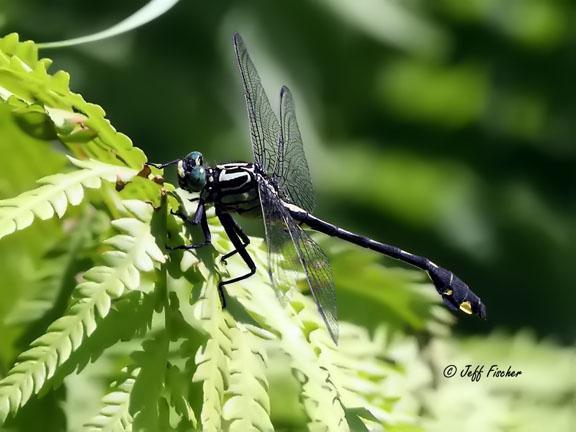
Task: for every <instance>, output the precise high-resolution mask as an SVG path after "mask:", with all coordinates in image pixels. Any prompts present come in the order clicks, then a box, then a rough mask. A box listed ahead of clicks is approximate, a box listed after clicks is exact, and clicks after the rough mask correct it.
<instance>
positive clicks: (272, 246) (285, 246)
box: [259, 180, 338, 342]
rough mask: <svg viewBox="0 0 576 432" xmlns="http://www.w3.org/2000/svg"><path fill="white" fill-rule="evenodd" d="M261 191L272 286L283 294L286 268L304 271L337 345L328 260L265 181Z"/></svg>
mask: <svg viewBox="0 0 576 432" xmlns="http://www.w3.org/2000/svg"><path fill="white" fill-rule="evenodd" d="M259 188H260V200H261V204H262V214H263V216H264V226H265V229H266V242H267V244H268V262H269V270H268V271H269V273H270V279H271V280H272V284H273V285H274V287H275V288H276V289H277V290H281V287H280V286H279V285H281V281H283V280H286V277H287V275H286V271H285V268H288V269H294V270H298V269H303V270H304V274H305V275H306V279H307V282H308V286H309V287H310V291H311V292H312V296H313V297H314V301H315V302H316V306H317V307H318V311H319V312H320V315H321V316H322V318H323V319H324V322H325V323H326V326H327V328H328V332H329V333H330V336H331V337H332V339H333V340H334V342H337V341H338V319H337V309H336V295H335V292H334V282H333V278H332V269H331V268H330V263H329V262H328V258H327V257H326V255H325V254H324V252H323V251H322V248H320V246H318V244H317V243H316V242H315V241H314V240H312V238H311V237H310V236H309V235H308V233H306V231H304V230H303V229H302V228H300V226H299V225H298V224H297V223H296V222H295V221H294V219H292V216H291V215H290V213H289V212H288V210H287V209H286V208H285V207H284V206H283V205H282V202H281V201H280V200H279V199H278V196H277V195H276V193H275V192H273V190H272V189H271V186H270V185H269V184H268V183H267V182H266V180H263V181H262V182H259ZM282 259H284V260H285V263H283V262H282ZM283 264H284V266H283ZM288 280H289V279H288Z"/></svg>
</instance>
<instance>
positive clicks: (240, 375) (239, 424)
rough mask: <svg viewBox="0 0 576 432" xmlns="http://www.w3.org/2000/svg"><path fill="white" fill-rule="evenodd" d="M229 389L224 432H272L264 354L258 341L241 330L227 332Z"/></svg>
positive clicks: (225, 405)
mask: <svg viewBox="0 0 576 432" xmlns="http://www.w3.org/2000/svg"><path fill="white" fill-rule="evenodd" d="M230 335H231V337H232V347H231V352H230V356H231V359H230V385H229V387H228V389H227V391H226V399H227V400H226V402H225V403H224V409H223V417H224V419H225V420H226V421H227V422H228V425H227V430H229V431H231V432H243V431H248V430H250V431H261V432H268V431H273V430H274V427H273V426H272V422H271V421H270V400H269V398H268V381H267V379H266V352H265V350H264V349H263V346H262V343H261V340H260V338H258V337H257V336H255V335H253V334H251V333H250V332H249V331H248V330H246V329H243V328H233V329H231V331H230Z"/></svg>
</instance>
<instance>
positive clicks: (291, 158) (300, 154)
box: [274, 86, 315, 212]
mask: <svg viewBox="0 0 576 432" xmlns="http://www.w3.org/2000/svg"><path fill="white" fill-rule="evenodd" d="M279 147H280V148H279V151H278V153H279V156H280V158H279V160H278V163H277V165H276V172H275V173H274V174H275V178H277V179H278V186H279V188H280V189H281V190H282V191H284V192H285V193H286V194H287V195H288V197H289V199H290V201H292V202H293V203H294V204H296V205H297V206H299V207H301V208H303V209H304V210H306V211H307V212H312V210H314V206H315V199H314V189H313V188H312V180H311V179H310V170H309V169H308V161H307V160H306V154H305V153H304V145H303V144H302V136H301V135H300V129H299V128H298V122H297V120H296V109H295V106H294V99H293V98H292V93H291V92H290V90H289V89H288V87H286V86H283V87H282V90H281V91H280V143H279Z"/></svg>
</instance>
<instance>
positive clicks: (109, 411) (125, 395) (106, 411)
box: [84, 367, 140, 432]
mask: <svg viewBox="0 0 576 432" xmlns="http://www.w3.org/2000/svg"><path fill="white" fill-rule="evenodd" d="M139 372H140V370H139V369H138V368H135V367H131V368H125V369H124V370H123V374H122V377H121V378H120V379H118V380H117V381H116V382H114V383H112V385H111V391H110V392H109V393H108V394H106V396H104V398H103V399H102V404H103V407H102V409H101V410H100V412H99V413H98V415H97V416H95V417H94V418H93V419H91V420H90V421H88V422H87V423H86V424H85V425H84V430H85V431H86V432H124V431H131V430H132V421H133V419H132V416H131V415H130V410H129V408H130V397H131V394H132V389H133V388H134V383H135V382H136V378H137V377H138V373H139Z"/></svg>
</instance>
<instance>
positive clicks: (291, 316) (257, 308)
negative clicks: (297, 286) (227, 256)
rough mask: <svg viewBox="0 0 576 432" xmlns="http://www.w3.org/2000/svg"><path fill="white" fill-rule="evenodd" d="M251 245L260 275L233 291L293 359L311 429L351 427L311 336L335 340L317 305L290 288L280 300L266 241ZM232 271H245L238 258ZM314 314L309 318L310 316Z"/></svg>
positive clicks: (329, 429)
mask: <svg viewBox="0 0 576 432" xmlns="http://www.w3.org/2000/svg"><path fill="white" fill-rule="evenodd" d="M255 243H256V244H258V246H259V247H258V246H257V245H256V244H255V245H253V246H251V247H250V249H251V251H250V252H251V255H252V256H253V257H254V259H255V261H256V265H257V267H258V269H259V271H258V273H257V274H258V277H255V278H254V279H252V280H250V281H249V282H240V283H238V284H232V285H230V286H229V290H230V293H231V294H233V295H234V296H235V297H236V298H237V299H238V300H239V301H240V302H241V303H242V305H243V306H244V307H245V308H246V309H247V310H248V311H249V312H250V314H251V316H252V317H253V318H254V319H255V320H256V321H257V322H258V324H260V326H261V327H262V328H264V329H266V330H268V331H270V332H271V333H273V334H276V335H278V339H279V340H278V343H279V345H280V347H281V348H282V350H283V351H284V352H286V353H287V354H288V355H289V356H290V359H291V364H292V370H293V373H294V375H295V377H296V378H297V379H298V382H299V383H300V386H301V388H302V392H301V402H302V405H303V407H304V410H305V412H306V414H307V416H308V418H309V421H310V422H309V425H308V426H309V428H310V429H311V430H327V431H348V430H350V427H349V425H348V422H347V420H346V412H345V407H344V405H343V403H342V400H341V397H340V394H339V391H338V389H337V387H336V386H335V385H334V383H333V382H332V378H331V376H330V373H329V371H327V370H326V368H324V367H322V366H321V365H320V364H319V362H318V357H317V353H316V352H315V351H314V348H313V347H312V346H311V345H310V343H309V342H308V340H307V336H308V334H309V333H310V331H311V330H312V329H315V330H317V331H318V332H321V333H323V334H324V337H325V338H326V341H327V342H326V343H329V342H328V341H331V339H330V336H329V335H328V332H327V331H326V330H325V328H324V326H323V325H320V324H318V322H317V321H316V320H317V319H319V320H321V319H322V318H321V317H320V315H319V314H318V311H317V310H316V308H315V307H308V308H306V309H304V308H305V306H306V304H300V303H299V302H298V298H291V293H292V291H293V290H289V291H288V292H287V294H286V297H285V299H284V301H283V302H280V300H279V299H278V297H277V295H276V293H275V292H274V289H273V288H272V286H271V284H270V282H269V279H268V275H267V274H266V270H265V268H266V265H267V256H266V254H265V253H263V252H264V251H263V250H262V249H261V248H262V243H259V242H255ZM228 270H230V272H231V273H233V274H236V272H241V271H242V268H241V267H240V265H239V263H238V261H235V260H231V261H230V262H229V263H228ZM308 315H309V316H310V317H314V318H311V319H306V316H308Z"/></svg>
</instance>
